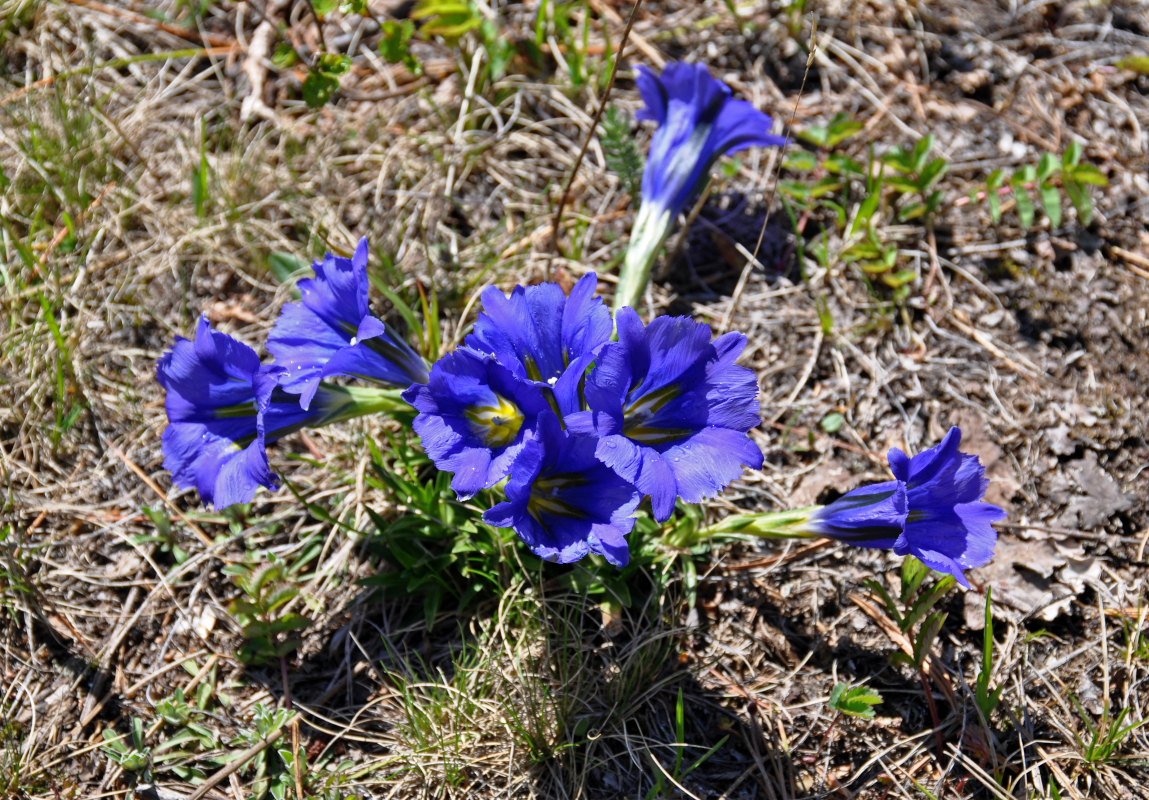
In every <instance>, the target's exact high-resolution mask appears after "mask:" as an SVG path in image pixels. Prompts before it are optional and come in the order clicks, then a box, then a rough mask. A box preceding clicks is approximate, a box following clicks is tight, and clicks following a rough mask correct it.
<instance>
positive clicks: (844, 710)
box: [829, 683, 882, 719]
mask: <svg viewBox="0 0 1149 800" xmlns="http://www.w3.org/2000/svg"><path fill="white" fill-rule="evenodd" d="M881 702H882V696H881V695H880V694H878V693H877V692H875V691H874V690H873V689H870V688H868V687H866V686H849V685H848V684H845V683H836V684H834V688H833V690H832V691H831V692H830V702H829V705H830V708H832V709H834V710H835V711H837V712H838V713H839V714H846V715H847V716H851V717H862V718H863V719H873V718H874V706H876V705H879V704H880V703H881Z"/></svg>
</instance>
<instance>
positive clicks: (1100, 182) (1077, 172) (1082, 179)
mask: <svg viewBox="0 0 1149 800" xmlns="http://www.w3.org/2000/svg"><path fill="white" fill-rule="evenodd" d="M1069 174H1070V175H1071V176H1072V177H1073V180H1074V181H1076V182H1077V183H1085V184H1089V185H1090V186H1108V185H1109V179H1108V178H1106V177H1105V173H1104V172H1102V171H1101V170H1099V169H1098V168H1097V167H1095V166H1093V165H1092V164H1078V165H1077V166H1075V167H1074V168H1073V169H1071V170H1069Z"/></svg>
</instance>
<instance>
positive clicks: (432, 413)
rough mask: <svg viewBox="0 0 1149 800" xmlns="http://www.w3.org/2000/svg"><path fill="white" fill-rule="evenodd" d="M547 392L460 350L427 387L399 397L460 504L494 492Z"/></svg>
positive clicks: (440, 365)
mask: <svg viewBox="0 0 1149 800" xmlns="http://www.w3.org/2000/svg"><path fill="white" fill-rule="evenodd" d="M544 391H545V390H544V389H543V388H541V387H539V386H537V385H536V384H534V383H532V382H530V381H523V380H520V379H519V378H517V377H515V375H514V374H513V373H512V372H511V370H510V369H508V368H507V367H505V366H503V365H502V364H500V363H498V362H497V361H496V360H495V359H494V358H493V357H492V356H489V355H487V354H485V353H476V352H475V351H472V350H470V349H468V348H465V347H460V348H458V349H457V350H454V351H453V352H451V353H448V354H447V355H445V356H443V357H442V358H441V359H439V360H438V361H437V362H435V365H434V366H433V367H432V368H431V376H430V381H429V382H428V383H426V384H415V385H413V386H411V387H410V388H409V389H407V391H406V392H404V393H403V397H404V399H405V400H406V401H407V402H408V403H410V404H411V405H412V406H414V407H415V410H416V411H418V412H419V414H418V416H416V417H415V422H414V428H415V432H416V433H418V434H419V436H420V437H421V438H422V440H423V449H424V450H425V451H426V453H427V455H428V456H429V457H430V459H431V460H432V461H434V462H435V466H437V467H438V468H439V469H441V470H445V471H447V472H454V473H455V477H454V478H452V479H451V488H452V489H454V490H455V492H456V493H457V494H458V495H459V496H460V497H461V498H463V499H466V498H468V497H471V496H472V495H474V494H475V493H476V492H478V491H479V490H480V489H487V488H490V487H492V486H494V485H495V484H496V483H498V482H499V481H501V480H502V479H503V478H505V477H506V476H507V472H508V470H509V469H510V468H511V462H513V461H514V460H515V458H516V456H518V454H519V452H520V451H521V450H522V449H523V447H524V445H525V442H526V439H527V436H528V433H529V431H530V430H531V429H532V428H533V427H534V425H535V421H536V419H537V417H538V415H539V412H540V411H542V410H543V409H545V408H547V401H546V399H545V397H544V394H543V392H544Z"/></svg>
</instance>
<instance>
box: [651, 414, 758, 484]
mask: <svg viewBox="0 0 1149 800" xmlns="http://www.w3.org/2000/svg"><path fill="white" fill-rule="evenodd" d="M663 459H664V460H665V461H667V462H668V463H669V464H670V471H671V472H672V473H673V474H674V480H675V484H676V485H677V488H678V496H679V497H681V498H682V499H683V500H685V501H686V502H687V503H701V502H702V501H703V500H705V499H707V498H710V497H714V496H715V495H716V494H718V493H719V492H721V491H722V490H723V489H724V488H726V486H727V485H728V484H729V483H730V482H731V481H733V480H735V479H737V478H738V476H739V475H741V474H742V471H743V469H744V468H745V467H750V468H751V469H761V468H762V451H761V450H759V449H758V446H757V445H756V444H754V442H753V441H751V440H750V439H749V437H747V436H746V434H745V433H744V432H743V431H736V430H730V429H729V428H703V429H702V430H700V431H698V432H697V433H694V434H692V435H691V436H690V437H689V438H687V439H686V440H684V441H683V442H681V443H680V444H676V445H675V446H673V447H671V448H670V449H669V450H667V451H665V452H664V453H663Z"/></svg>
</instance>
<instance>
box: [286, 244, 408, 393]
mask: <svg viewBox="0 0 1149 800" xmlns="http://www.w3.org/2000/svg"><path fill="white" fill-rule="evenodd" d="M312 268H313V269H314V270H315V278H314V279H312V278H307V279H304V280H301V281H300V282H299V292H300V295H301V296H302V300H301V302H299V303H289V304H287V305H285V306H284V307H283V310H282V311H281V312H280V314H279V319H278V320H276V322H275V327H274V328H272V331H271V335H270V336H269V337H268V340H267V349H268V352H270V353H271V354H272V356H274V357H275V362H276V365H277V366H279V367H282V368H283V369H284V371H285V373H286V374H285V377H284V379H283V388H284V389H285V390H286V391H288V392H290V393H292V394H298V395H300V399H299V402H300V405H301V406H302V407H303V408H307V407H308V406H309V405H310V404H311V398H312V396H313V395H314V394H315V390H316V387H317V386H318V385H319V382H320V381H321V380H323V379H324V378H329V377H333V376H336V375H350V376H354V377H356V378H360V379H362V380H366V381H369V382H371V383H376V384H381V385H383V386H393V387H407V386H410V385H411V384H412V383H424V382H426V380H427V365H426V363H425V362H424V361H423V359H422V358H421V357H420V356H419V355H418V354H417V353H416V352H415V351H414V350H412V349H411V348H410V346H408V344H407V343H406V342H405V341H404V340H403V338H402V337H401V336H399V335H398V334H397V333H396V332H395V331H394V330H392V329H391V327H390V326H389V325H387V324H386V323H384V322H383V321H382V320H380V319H378V318H377V317H375V316H373V315H372V314H371V312H370V310H369V309H368V305H367V238H366V237H364V238H362V239H360V240H359V245H358V246H357V247H356V248H355V254H354V255H353V256H352V257H351V258H340V257H339V256H334V255H332V254H330V253H328V254H327V255H326V256H325V257H324V258H323V261H316V262H315V263H314V264H313V265H312Z"/></svg>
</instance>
